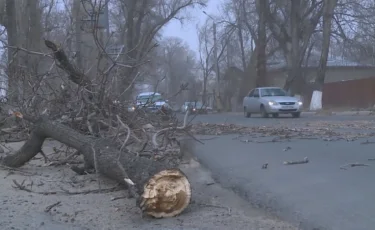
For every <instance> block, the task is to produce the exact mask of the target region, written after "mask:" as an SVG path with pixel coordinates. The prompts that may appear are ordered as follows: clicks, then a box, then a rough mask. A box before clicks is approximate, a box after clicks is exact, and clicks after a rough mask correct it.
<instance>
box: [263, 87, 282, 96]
mask: <svg viewBox="0 0 375 230" xmlns="http://www.w3.org/2000/svg"><path fill="white" fill-rule="evenodd" d="M260 93H261V96H262V97H273V96H287V95H288V94H287V92H285V90H283V89H281V88H266V89H261V90H260Z"/></svg>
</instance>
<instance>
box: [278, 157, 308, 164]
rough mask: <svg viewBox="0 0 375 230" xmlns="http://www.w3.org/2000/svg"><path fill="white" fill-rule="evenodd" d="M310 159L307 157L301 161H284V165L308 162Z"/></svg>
mask: <svg viewBox="0 0 375 230" xmlns="http://www.w3.org/2000/svg"><path fill="white" fill-rule="evenodd" d="M307 163H309V159H308V158H307V157H305V158H303V160H301V161H284V165H297V164H307Z"/></svg>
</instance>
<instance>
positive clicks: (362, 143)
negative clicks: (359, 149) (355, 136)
mask: <svg viewBox="0 0 375 230" xmlns="http://www.w3.org/2000/svg"><path fill="white" fill-rule="evenodd" d="M368 144H375V141H369V140H366V141H364V142H361V145H368Z"/></svg>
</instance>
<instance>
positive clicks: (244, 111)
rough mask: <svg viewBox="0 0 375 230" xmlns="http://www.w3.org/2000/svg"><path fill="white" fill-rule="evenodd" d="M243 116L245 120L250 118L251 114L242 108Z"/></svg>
mask: <svg viewBox="0 0 375 230" xmlns="http://www.w3.org/2000/svg"><path fill="white" fill-rule="evenodd" d="M243 114H244V116H245V117H247V118H249V117H251V113H249V112H247V111H246V107H243Z"/></svg>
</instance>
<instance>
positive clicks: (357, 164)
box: [340, 163, 370, 170]
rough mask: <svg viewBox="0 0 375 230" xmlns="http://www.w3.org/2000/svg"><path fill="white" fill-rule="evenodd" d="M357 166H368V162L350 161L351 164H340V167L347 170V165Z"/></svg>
mask: <svg viewBox="0 0 375 230" xmlns="http://www.w3.org/2000/svg"><path fill="white" fill-rule="evenodd" d="M357 166H370V165H368V164H363V163H351V164H346V165H342V166H340V169H344V170H347V168H348V167H357Z"/></svg>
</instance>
